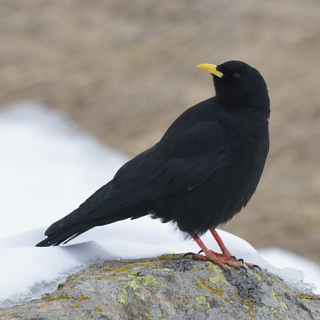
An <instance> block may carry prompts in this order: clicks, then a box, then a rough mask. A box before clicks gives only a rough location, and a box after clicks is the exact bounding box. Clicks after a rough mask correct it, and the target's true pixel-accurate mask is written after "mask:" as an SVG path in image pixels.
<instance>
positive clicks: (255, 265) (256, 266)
mask: <svg viewBox="0 0 320 320" xmlns="http://www.w3.org/2000/svg"><path fill="white" fill-rule="evenodd" d="M251 268H252V269H254V268H257V269H259V271H262V270H261V268H260V267H259V266H258V265H257V264H253V265H252V267H251Z"/></svg>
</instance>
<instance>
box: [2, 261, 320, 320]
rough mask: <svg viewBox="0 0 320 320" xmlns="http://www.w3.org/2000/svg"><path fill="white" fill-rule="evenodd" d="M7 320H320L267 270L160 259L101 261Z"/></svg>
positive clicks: (9, 313) (315, 300)
mask: <svg viewBox="0 0 320 320" xmlns="http://www.w3.org/2000/svg"><path fill="white" fill-rule="evenodd" d="M0 319H1V320H9V319H10V320H12V319H29V320H31V319H33V320H35V319H37V320H40V319H41V320H46V319H50V320H52V319H59V320H67V319H68V320H69V319H70V320H71V319H72V320H74V319H86V320H87V319H106V320H107V319H109V320H115V319H126V320H134V319H150V320H151V319H174V320H179V319H181V320H182V319H184V320H185V319H187V320H202V319H203V320H205V319H223V320H231V319H232V320H234V319H239V320H240V319H241V320H242V319H259V320H267V319H268V320H270V319H290V320H292V319H301V320H302V319H303V320H307V319H308V320H309V319H313V320H316V319H320V298H319V296H316V295H308V294H306V293H302V292H300V293H299V292H293V291H292V290H291V289H290V288H289V287H288V286H287V285H286V284H285V283H284V282H283V281H282V280H281V279H280V278H279V277H277V276H275V275H273V274H271V273H269V272H267V271H266V270H261V271H260V270H257V269H255V270H247V272H246V271H245V270H243V269H240V271H238V270H235V269H230V270H228V271H227V272H225V271H223V270H221V268H219V267H218V266H216V265H214V264H213V263H209V262H203V261H193V260H191V259H190V258H186V259H181V256H179V255H165V256H161V257H158V258H151V259H140V260H120V261H105V262H103V263H97V264H94V265H91V266H89V267H88V268H86V269H84V270H82V271H79V272H77V273H75V274H73V275H71V276H69V277H68V279H67V280H66V281H65V282H64V283H62V284H60V285H59V286H58V288H57V289H56V290H55V291H54V292H52V293H48V294H46V295H44V296H43V297H42V298H41V299H39V300H33V301H30V302H25V303H22V304H21V305H18V306H15V307H11V308H7V309H0Z"/></svg>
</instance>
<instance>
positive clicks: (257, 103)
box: [198, 61, 270, 117]
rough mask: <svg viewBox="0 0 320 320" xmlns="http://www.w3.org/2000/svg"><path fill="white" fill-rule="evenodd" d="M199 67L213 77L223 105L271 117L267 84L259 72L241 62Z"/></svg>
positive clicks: (217, 97)
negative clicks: (251, 109) (254, 111)
mask: <svg viewBox="0 0 320 320" xmlns="http://www.w3.org/2000/svg"><path fill="white" fill-rule="evenodd" d="M198 67H199V68H201V69H203V70H205V71H208V72H210V73H211V74H212V75H213V83H214V86H215V89H216V99H217V100H218V101H219V102H220V103H221V105H223V106H224V107H226V108H228V109H238V108H253V109H255V110H257V111H259V112H262V113H263V114H265V115H266V116H267V117H269V115H270V100H269V95H268V89H267V84H266V82H265V81H264V79H263V77H262V76H261V74H260V72H259V71H258V70H256V69H254V68H252V67H251V66H249V65H248V64H246V63H244V62H241V61H227V62H225V63H222V64H220V65H218V66H216V65H214V64H199V65H198Z"/></svg>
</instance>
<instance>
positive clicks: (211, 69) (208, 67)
mask: <svg viewBox="0 0 320 320" xmlns="http://www.w3.org/2000/svg"><path fill="white" fill-rule="evenodd" d="M197 67H198V68H200V69H203V70H205V71H208V72H210V73H212V74H214V75H215V76H217V77H219V78H222V76H223V73H222V72H220V71H218V70H217V66H216V65H215V64H210V63H203V64H198V65H197Z"/></svg>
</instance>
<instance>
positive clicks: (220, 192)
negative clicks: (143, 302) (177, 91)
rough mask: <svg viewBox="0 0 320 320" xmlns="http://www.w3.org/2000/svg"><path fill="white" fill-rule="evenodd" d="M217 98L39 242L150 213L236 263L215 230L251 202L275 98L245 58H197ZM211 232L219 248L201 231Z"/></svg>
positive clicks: (191, 112) (215, 256) (193, 111)
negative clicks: (204, 238) (203, 61)
mask: <svg viewBox="0 0 320 320" xmlns="http://www.w3.org/2000/svg"><path fill="white" fill-rule="evenodd" d="M198 67H199V68H201V69H203V70H206V71H208V72H210V73H211V74H212V75H213V82H214V86H215V89H216V96H215V97H213V98H210V99H208V100H205V101H203V102H200V103H199V104H197V105H195V106H193V107H191V108H189V109H187V110H186V111H185V112H184V113H182V114H181V115H180V116H179V117H178V118H177V119H176V120H175V121H174V122H173V124H172V125H171V126H170V127H169V129H168V130H167V131H166V133H165V134H164V136H163V137H162V139H161V140H160V141H159V142H158V143H157V144H155V145H154V146H153V147H152V148H150V149H148V150H146V151H144V152H142V153H140V154H139V155H138V156H136V157H135V158H133V159H132V160H130V161H128V162H127V163H126V164H124V165H123V166H122V167H121V168H120V169H119V170H118V172H117V173H116V174H115V176H114V178H113V179H112V180H111V181H110V182H108V183H107V184H106V185H104V186H103V187H101V188H100V189H99V190H97V191H96V192H95V193H94V194H93V195H92V196H90V197H89V198H88V199H87V200H86V201H85V202H84V203H82V204H81V205H80V206H79V208H78V209H76V210H74V211H73V212H71V213H70V214H69V215H67V216H65V217H64V218H62V219H61V220H59V221H57V222H55V223H53V224H52V225H51V226H50V227H49V228H48V229H47V230H46V232H45V235H46V236H47V238H46V239H45V240H43V241H41V242H40V243H38V244H37V246H39V247H42V246H51V245H59V244H60V243H62V242H64V243H66V242H68V241H70V240H71V239H73V238H75V237H77V236H78V235H80V234H82V233H83V232H86V231H87V230H89V229H91V228H93V227H96V226H102V225H106V224H109V223H113V222H116V221H120V220H124V219H128V218H131V219H137V218H140V217H142V216H145V215H151V217H152V218H159V219H161V221H162V222H170V221H171V222H174V223H176V225H177V227H178V228H179V229H180V231H182V232H184V233H185V234H186V235H188V234H189V235H191V237H192V238H193V239H194V240H195V241H196V242H197V243H198V245H199V246H200V247H201V249H202V251H203V252H204V254H205V255H200V254H196V255H194V257H197V258H200V259H203V260H211V261H213V262H215V263H217V264H219V265H220V266H221V267H223V268H225V269H226V268H227V265H231V266H234V267H237V268H239V265H238V264H237V263H236V262H238V260H236V259H235V257H233V256H232V255H231V254H230V252H229V251H228V250H227V248H226V247H225V245H224V244H223V242H222V240H221V238H220V237H219V235H218V233H217V232H216V231H215V228H216V227H217V226H218V225H220V224H224V223H226V222H227V221H228V220H230V219H231V218H232V217H233V216H234V215H235V214H236V213H238V212H239V211H241V209H242V208H243V207H244V206H246V204H247V203H248V201H249V200H250V198H251V196H252V195H253V193H254V192H255V190H256V188H257V185H258V183H259V180H260V177H261V174H262V171H263V168H264V165H265V161H266V158H267V155H268V150H269V132H268V118H269V115H270V100H269V96H268V90H267V85H266V83H265V81H264V79H263V77H262V76H261V74H260V73H259V72H258V71H257V70H256V69H254V68H252V67H251V66H249V65H248V64H246V63H244V62H241V61H228V62H225V63H223V64H220V65H218V66H216V65H212V64H200V65H198ZM208 230H210V231H211V233H212V235H213V236H214V237H215V239H216V241H217V242H218V244H219V246H220V248H221V251H222V253H216V252H213V251H211V250H209V249H208V248H207V247H206V246H205V245H204V243H203V242H202V241H201V240H200V238H199V237H198V236H199V235H201V234H203V233H205V232H206V231H208Z"/></svg>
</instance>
